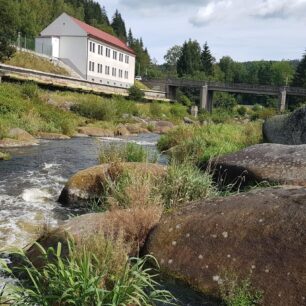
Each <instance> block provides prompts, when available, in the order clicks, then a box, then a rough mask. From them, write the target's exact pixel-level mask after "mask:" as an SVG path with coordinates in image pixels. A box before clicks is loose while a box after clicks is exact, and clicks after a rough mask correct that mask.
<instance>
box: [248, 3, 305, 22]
mask: <svg viewBox="0 0 306 306" xmlns="http://www.w3.org/2000/svg"><path fill="white" fill-rule="evenodd" d="M305 12H306V0H289V1H288V0H262V1H260V3H259V4H258V5H257V7H256V9H255V13H254V14H253V15H254V16H257V17H262V18H286V17H290V16H294V15H295V16H301V14H305Z"/></svg>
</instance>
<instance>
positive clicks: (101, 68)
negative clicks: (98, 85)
mask: <svg viewBox="0 0 306 306" xmlns="http://www.w3.org/2000/svg"><path fill="white" fill-rule="evenodd" d="M102 72H103V66H102V64H98V73H102Z"/></svg>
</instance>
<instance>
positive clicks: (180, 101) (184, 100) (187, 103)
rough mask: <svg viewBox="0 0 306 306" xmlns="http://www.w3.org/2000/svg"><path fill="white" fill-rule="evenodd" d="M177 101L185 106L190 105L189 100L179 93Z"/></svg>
mask: <svg viewBox="0 0 306 306" xmlns="http://www.w3.org/2000/svg"><path fill="white" fill-rule="evenodd" d="M177 101H178V102H179V103H181V104H183V105H185V106H187V107H190V106H191V105H192V102H191V100H190V99H189V98H188V97H187V96H185V95H181V96H180V97H179V99H178V100H177Z"/></svg>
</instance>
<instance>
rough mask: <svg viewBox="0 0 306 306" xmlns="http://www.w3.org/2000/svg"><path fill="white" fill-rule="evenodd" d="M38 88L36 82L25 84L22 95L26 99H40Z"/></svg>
mask: <svg viewBox="0 0 306 306" xmlns="http://www.w3.org/2000/svg"><path fill="white" fill-rule="evenodd" d="M38 92H39V89H38V86H37V85H36V84H35V83H34V82H25V83H23V84H22V88H21V93H22V94H23V95H24V97H26V98H29V99H34V98H37V97H38Z"/></svg>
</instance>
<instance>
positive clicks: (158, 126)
mask: <svg viewBox="0 0 306 306" xmlns="http://www.w3.org/2000/svg"><path fill="white" fill-rule="evenodd" d="M150 125H152V126H153V132H154V133H157V134H166V133H168V132H169V131H170V130H171V129H173V128H174V124H173V123H172V122H170V121H166V120H159V121H151V122H150Z"/></svg>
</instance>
